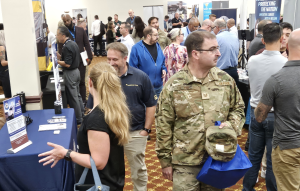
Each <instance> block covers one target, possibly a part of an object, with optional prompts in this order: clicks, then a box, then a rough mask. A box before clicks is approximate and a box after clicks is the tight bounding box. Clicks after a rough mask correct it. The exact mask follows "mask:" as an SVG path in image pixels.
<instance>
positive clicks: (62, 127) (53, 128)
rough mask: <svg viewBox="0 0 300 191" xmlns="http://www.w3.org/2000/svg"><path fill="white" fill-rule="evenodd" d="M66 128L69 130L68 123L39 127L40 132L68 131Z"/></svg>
mask: <svg viewBox="0 0 300 191" xmlns="http://www.w3.org/2000/svg"><path fill="white" fill-rule="evenodd" d="M66 128H67V124H66V123H60V124H49V125H40V126H39V131H50V130H59V129H66Z"/></svg>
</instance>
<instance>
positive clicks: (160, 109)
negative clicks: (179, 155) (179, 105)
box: [155, 86, 175, 168]
mask: <svg viewBox="0 0 300 191" xmlns="http://www.w3.org/2000/svg"><path fill="white" fill-rule="evenodd" d="M167 87H168V86H165V87H164V88H163V90H162V92H161V94H160V96H159V100H158V102H157V106H156V114H155V126H156V148H155V150H156V153H157V157H158V159H159V161H160V164H161V167H162V168H166V167H169V166H172V148H173V129H174V121H175V112H174V108H173V104H172V102H173V101H172V95H173V94H172V93H171V92H170V91H168V90H167Z"/></svg>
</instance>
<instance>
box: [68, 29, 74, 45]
mask: <svg viewBox="0 0 300 191" xmlns="http://www.w3.org/2000/svg"><path fill="white" fill-rule="evenodd" d="M69 32H70V34H71V35H72V37H73V39H74V42H75V26H74V33H72V31H70V29H69Z"/></svg>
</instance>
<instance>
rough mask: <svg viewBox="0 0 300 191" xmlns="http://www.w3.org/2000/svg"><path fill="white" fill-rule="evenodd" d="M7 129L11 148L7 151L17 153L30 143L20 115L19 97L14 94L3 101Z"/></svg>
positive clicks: (23, 120)
mask: <svg viewBox="0 0 300 191" xmlns="http://www.w3.org/2000/svg"><path fill="white" fill-rule="evenodd" d="M3 106H4V113H5V117H6V121H7V122H6V124H7V130H8V134H9V139H10V143H11V146H12V148H11V149H8V150H7V153H11V154H13V153H17V152H19V151H20V150H22V149H24V148H25V147H27V146H29V145H31V144H32V142H31V141H29V140H28V136H27V131H26V124H25V119H24V116H23V115H22V109H21V103H20V97H19V96H16V97H13V98H11V99H8V100H5V101H3Z"/></svg>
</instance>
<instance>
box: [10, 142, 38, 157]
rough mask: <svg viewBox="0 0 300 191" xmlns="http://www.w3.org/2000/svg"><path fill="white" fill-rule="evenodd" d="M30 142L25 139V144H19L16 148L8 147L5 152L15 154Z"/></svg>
mask: <svg viewBox="0 0 300 191" xmlns="http://www.w3.org/2000/svg"><path fill="white" fill-rule="evenodd" d="M31 144H32V141H27V142H26V143H25V144H23V145H21V146H19V147H18V148H16V149H12V148H10V149H8V150H7V153H8V154H16V153H17V152H19V151H20V150H22V149H24V148H26V147H28V146H29V145H31Z"/></svg>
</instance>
